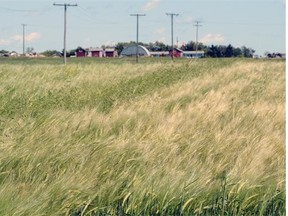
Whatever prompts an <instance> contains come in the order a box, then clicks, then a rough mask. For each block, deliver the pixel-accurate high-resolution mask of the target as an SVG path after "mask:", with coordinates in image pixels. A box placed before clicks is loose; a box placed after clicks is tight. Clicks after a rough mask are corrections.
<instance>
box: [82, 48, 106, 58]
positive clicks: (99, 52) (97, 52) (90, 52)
mask: <svg viewBox="0 0 288 216" xmlns="http://www.w3.org/2000/svg"><path fill="white" fill-rule="evenodd" d="M86 56H88V57H96V58H102V57H103V56H104V50H103V49H102V48H98V47H96V48H93V47H90V48H87V49H86Z"/></svg>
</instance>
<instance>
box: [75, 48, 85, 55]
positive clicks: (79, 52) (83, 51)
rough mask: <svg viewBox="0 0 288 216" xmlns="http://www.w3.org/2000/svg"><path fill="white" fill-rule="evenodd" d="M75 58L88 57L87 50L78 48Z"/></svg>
mask: <svg viewBox="0 0 288 216" xmlns="http://www.w3.org/2000/svg"><path fill="white" fill-rule="evenodd" d="M75 56H76V57H85V56H86V50H85V49H83V48H82V47H78V48H77V49H76V50H75Z"/></svg>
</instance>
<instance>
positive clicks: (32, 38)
mask: <svg viewBox="0 0 288 216" xmlns="http://www.w3.org/2000/svg"><path fill="white" fill-rule="evenodd" d="M40 37H41V34H40V33H38V32H32V33H30V34H28V35H25V41H28V42H31V41H35V40H37V39H39V38H40ZM11 38H12V39H13V40H15V41H22V40H23V35H14V36H12V37H11Z"/></svg>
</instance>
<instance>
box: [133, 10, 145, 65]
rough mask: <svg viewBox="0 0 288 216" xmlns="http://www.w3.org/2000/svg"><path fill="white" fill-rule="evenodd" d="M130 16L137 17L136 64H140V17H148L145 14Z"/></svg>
mask: <svg viewBox="0 0 288 216" xmlns="http://www.w3.org/2000/svg"><path fill="white" fill-rule="evenodd" d="M130 16H136V17H137V30H136V62H137V63H138V56H139V47H138V39H139V36H138V35H139V16H146V15H145V14H130Z"/></svg>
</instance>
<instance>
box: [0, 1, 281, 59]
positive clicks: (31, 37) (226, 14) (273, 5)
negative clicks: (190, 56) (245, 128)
mask: <svg viewBox="0 0 288 216" xmlns="http://www.w3.org/2000/svg"><path fill="white" fill-rule="evenodd" d="M53 3H57V4H63V3H68V4H77V7H72V6H71V7H68V8H67V50H71V49H76V48H77V47H78V46H81V47H83V48H88V47H101V46H102V45H106V46H113V45H115V44H116V43H117V42H129V41H136V17H135V16H130V15H131V14H136V13H140V14H145V16H141V17H139V41H140V42H144V43H149V42H155V41H161V42H164V43H165V44H169V45H170V44H171V17H170V16H168V15H166V13H175V14H179V15H178V16H174V25H173V27H174V43H175V45H177V44H178V45H179V46H181V45H182V44H184V43H187V42H188V41H196V26H195V22H196V21H199V22H200V23H199V24H200V25H201V26H199V28H198V41H199V42H202V43H203V44H205V45H212V44H213V45H228V44H231V45H232V46H234V47H241V46H246V47H250V48H252V49H254V50H255V51H256V54H259V55H263V54H264V53H265V52H266V51H267V52H281V53H285V52H286V42H285V41H286V36H285V33H286V25H285V23H286V18H285V14H286V0H117V1H116V0H94V1H92V0H73V1H72V0H67V1H63V0H55V1H49V0H34V1H31V0H30V1H26V0H22V1H16V0H9V1H8V0H0V50H2V49H4V50H8V51H16V52H19V53H22V50H23V29H25V47H26V48H27V47H32V48H34V51H36V52H43V51H45V50H59V51H61V50H62V49H63V40H64V7H62V6H54V5H53ZM22 24H25V27H24V28H23V25H22Z"/></svg>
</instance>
